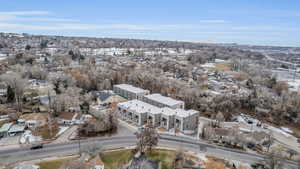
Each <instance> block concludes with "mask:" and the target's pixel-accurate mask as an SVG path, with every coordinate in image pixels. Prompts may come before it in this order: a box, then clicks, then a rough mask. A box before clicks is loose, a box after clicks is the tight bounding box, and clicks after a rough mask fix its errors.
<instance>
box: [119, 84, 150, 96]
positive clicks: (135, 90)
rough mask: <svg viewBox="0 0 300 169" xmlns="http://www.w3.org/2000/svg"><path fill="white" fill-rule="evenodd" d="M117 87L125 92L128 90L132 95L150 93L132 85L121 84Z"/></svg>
mask: <svg viewBox="0 0 300 169" xmlns="http://www.w3.org/2000/svg"><path fill="white" fill-rule="evenodd" d="M115 87H118V88H121V89H123V90H127V91H129V92H131V93H136V94H137V93H145V92H149V91H148V90H144V89H142V88H138V87H134V86H132V85H129V84H119V85H115Z"/></svg>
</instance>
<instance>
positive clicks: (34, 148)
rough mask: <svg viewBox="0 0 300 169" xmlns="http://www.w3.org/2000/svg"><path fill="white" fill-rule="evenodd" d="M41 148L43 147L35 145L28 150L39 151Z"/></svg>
mask: <svg viewBox="0 0 300 169" xmlns="http://www.w3.org/2000/svg"><path fill="white" fill-rule="evenodd" d="M43 147H44V145H43V144H35V145H32V146H31V147H30V150H36V149H41V148H43Z"/></svg>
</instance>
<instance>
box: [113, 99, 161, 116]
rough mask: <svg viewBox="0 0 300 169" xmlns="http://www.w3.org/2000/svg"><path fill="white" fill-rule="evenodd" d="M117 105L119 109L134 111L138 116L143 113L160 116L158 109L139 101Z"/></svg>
mask: <svg viewBox="0 0 300 169" xmlns="http://www.w3.org/2000/svg"><path fill="white" fill-rule="evenodd" d="M118 105H119V106H120V107H123V108H126V109H128V110H130V111H134V112H136V113H140V114H143V113H150V114H160V112H161V111H160V108H158V107H156V106H153V105H151V104H148V103H145V102H143V101H140V100H130V101H128V102H123V103H119V104H118Z"/></svg>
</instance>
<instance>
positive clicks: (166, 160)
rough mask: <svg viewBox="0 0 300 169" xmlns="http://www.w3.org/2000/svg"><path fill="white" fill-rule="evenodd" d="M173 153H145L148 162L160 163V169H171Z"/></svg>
mask: <svg viewBox="0 0 300 169" xmlns="http://www.w3.org/2000/svg"><path fill="white" fill-rule="evenodd" d="M175 154H176V152H175V151H172V150H163V149H155V150H153V152H152V153H147V154H146V155H147V157H148V158H149V160H153V161H157V162H161V163H162V169H171V167H172V163H173V160H174V159H175Z"/></svg>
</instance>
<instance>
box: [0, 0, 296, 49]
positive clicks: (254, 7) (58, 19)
mask: <svg viewBox="0 0 300 169" xmlns="http://www.w3.org/2000/svg"><path fill="white" fill-rule="evenodd" d="M0 2H1V5H0V32H13V33H29V34H45V35H64V36H91V37H116V38H137V39H157V40H178V41H193V42H218V43H240V44H252V45H276V46H298V47H300V1H299V0H205V1H204V0H48V1H46V0H43V1H41V0H0Z"/></svg>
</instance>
